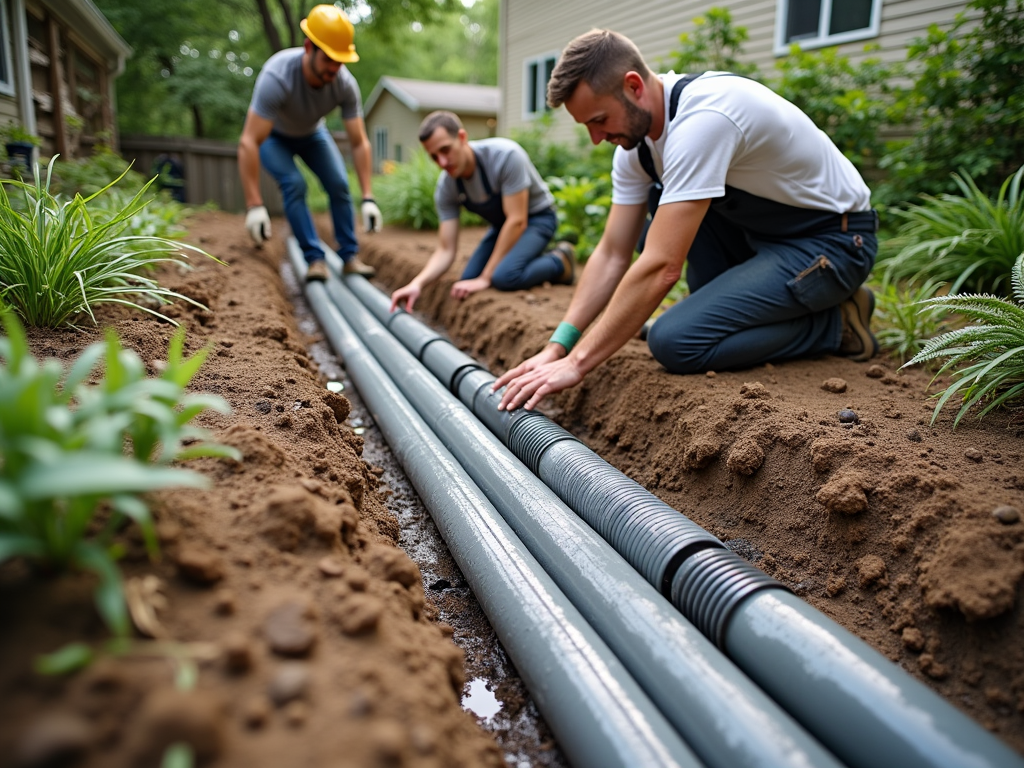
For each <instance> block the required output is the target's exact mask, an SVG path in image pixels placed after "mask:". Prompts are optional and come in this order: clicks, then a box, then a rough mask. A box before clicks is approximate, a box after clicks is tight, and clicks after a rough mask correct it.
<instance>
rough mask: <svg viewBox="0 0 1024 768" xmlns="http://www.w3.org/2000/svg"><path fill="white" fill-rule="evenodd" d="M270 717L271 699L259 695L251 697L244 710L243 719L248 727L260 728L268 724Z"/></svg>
mask: <svg viewBox="0 0 1024 768" xmlns="http://www.w3.org/2000/svg"><path fill="white" fill-rule="evenodd" d="M269 719H270V700H269V699H267V697H266V696H263V695H259V696H254V697H253V698H251V699H250V700H249V701H248V702H247V703H246V705H245V708H244V709H243V710H242V721H243V722H244V723H245V726H246V728H251V729H252V730H254V731H255V730H259V729H260V728H262V727H263V726H264V725H266V724H267V720H269Z"/></svg>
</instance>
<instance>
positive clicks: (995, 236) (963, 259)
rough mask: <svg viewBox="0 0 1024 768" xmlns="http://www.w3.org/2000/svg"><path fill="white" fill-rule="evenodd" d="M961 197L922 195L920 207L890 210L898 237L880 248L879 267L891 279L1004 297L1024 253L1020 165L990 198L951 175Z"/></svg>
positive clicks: (1023, 177)
mask: <svg viewBox="0 0 1024 768" xmlns="http://www.w3.org/2000/svg"><path fill="white" fill-rule="evenodd" d="M953 178H954V180H955V182H956V184H957V186H958V187H959V188H960V192H961V194H960V195H949V194H942V195H939V196H937V197H931V196H927V195H926V196H925V202H924V203H923V204H921V205H913V206H910V207H909V208H907V209H906V210H899V209H894V210H892V211H890V213H892V214H893V215H895V216H897V217H899V218H901V219H902V220H903V224H902V225H901V226H900V228H899V231H898V232H897V236H896V237H895V238H894V239H893V240H891V241H889V242H887V243H886V244H885V246H884V248H883V254H882V258H881V259H879V268H880V269H881V270H883V272H884V275H885V277H886V279H887V280H889V281H898V280H903V279H911V280H913V279H932V280H937V281H943V282H947V283H949V284H950V289H949V292H950V293H959V292H960V291H961V290H963V289H967V290H971V291H976V292H991V293H1002V294H1004V295H1005V294H1006V293H1008V291H1009V288H1010V286H1009V285H1008V282H1009V277H1010V274H1011V271H1012V269H1013V265H1014V263H1015V262H1016V260H1017V257H1018V256H1020V254H1021V253H1024V196H1022V195H1021V183H1022V181H1024V166H1021V168H1020V169H1019V170H1018V171H1017V172H1016V173H1015V174H1014V175H1013V176H1011V177H1009V178H1008V179H1006V180H1005V181H1004V182H1003V185H1002V187H1000V189H999V193H998V195H997V197H996V199H995V200H994V201H993V200H990V199H989V198H988V197H987V196H986V195H985V194H984V193H983V192H982V191H981V190H980V189H979V188H978V185H977V184H975V182H974V179H972V178H971V176H970V175H969V174H965V175H964V176H963V177H961V176H960V175H957V174H954V175H953Z"/></svg>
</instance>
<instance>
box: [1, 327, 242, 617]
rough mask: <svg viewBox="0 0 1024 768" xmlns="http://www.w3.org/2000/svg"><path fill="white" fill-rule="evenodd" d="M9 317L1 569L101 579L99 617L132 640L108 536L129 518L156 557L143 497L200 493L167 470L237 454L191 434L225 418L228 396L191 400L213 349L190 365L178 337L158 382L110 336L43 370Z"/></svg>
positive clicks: (188, 476) (4, 353) (194, 479)
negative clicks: (201, 419) (95, 379)
mask: <svg viewBox="0 0 1024 768" xmlns="http://www.w3.org/2000/svg"><path fill="white" fill-rule="evenodd" d="M2 319H3V325H4V328H5V330H6V332H7V335H6V336H5V337H0V358H2V361H3V363H2V364H0V455H2V456H3V461H2V462H0V562H3V561H6V560H8V559H10V558H12V557H18V556H21V557H25V558H27V559H28V560H29V561H31V562H33V563H37V564H39V565H41V566H44V567H46V568H50V569H76V570H85V571H90V572H92V573H94V574H95V575H96V576H97V577H98V578H99V585H98V586H97V590H96V604H97V607H98V609H99V612H100V614H101V615H102V616H103V618H104V620H105V622H106V623H107V625H108V626H109V628H110V629H111V630H112V631H113V632H115V633H116V634H119V635H124V634H127V632H128V629H129V626H128V615H127V611H126V608H125V603H124V597H123V594H122V588H121V576H120V573H119V571H118V568H117V565H116V559H117V557H118V554H119V548H118V547H117V545H115V544H114V543H113V542H112V539H113V536H114V534H115V533H116V532H117V531H118V530H119V528H120V527H121V526H122V525H123V524H124V523H125V522H127V521H134V522H135V524H136V525H138V526H139V527H140V529H141V530H142V533H143V537H144V540H145V542H146V546H147V549H148V550H149V552H150V554H151V556H155V554H156V551H157V544H156V537H155V535H154V531H153V523H152V519H151V518H150V515H149V510H148V508H147V506H146V504H145V503H144V502H143V501H142V499H141V498H140V497H139V494H141V493H146V492H149V491H154V490H158V489H161V488H169V487H181V486H184V487H202V486H203V485H205V483H206V479H205V478H204V477H203V476H202V475H199V474H197V473H195V472H191V471H188V470H183V469H178V468H173V467H170V466H167V465H169V464H170V463H171V462H172V461H175V460H184V459H189V458H194V457H197V456H222V457H232V458H236V459H237V458H239V454H238V452H237V451H236V450H235V449H234V448H231V447H228V446H222V445H217V444H214V443H202V442H199V443H196V442H193V441H195V440H199V439H203V438H205V437H206V432H205V431H203V430H200V429H198V428H196V427H192V426H189V422H190V421H192V419H194V418H195V417H196V416H197V415H199V414H200V413H202V412H203V411H205V410H207V409H211V408H212V409H214V410H218V411H221V412H225V411H226V410H227V404H226V403H225V402H224V401H223V400H222V399H221V398H218V397H214V396H211V395H186V394H184V388H185V386H186V385H187V384H188V382H189V381H190V380H191V378H192V377H193V376H194V375H195V372H196V371H197V370H198V369H199V367H200V366H201V365H202V363H203V361H204V359H205V357H206V354H207V350H203V351H202V352H199V353H198V354H196V355H194V356H193V357H191V358H185V357H184V356H183V354H182V350H183V347H184V333H183V331H180V330H179V331H178V332H177V333H176V334H175V336H174V337H173V338H172V340H171V343H170V347H169V349H168V361H167V367H166V369H165V370H164V372H163V374H162V375H161V376H160V378H158V379H147V378H145V377H144V373H145V366H144V365H143V363H142V361H141V360H140V359H139V357H138V355H136V354H135V353H134V352H131V351H129V350H125V349H123V348H122V347H121V345H120V343H119V342H118V340H117V337H116V336H115V335H114V334H113V332H110V333H108V334H107V340H106V343H102V342H101V343H97V344H93V345H91V346H90V347H88V348H87V349H86V350H85V351H84V352H83V353H82V354H81V356H80V357H79V358H78V359H77V360H76V362H75V363H74V365H73V366H72V367H71V369H70V370H69V371H67V372H65V371H64V370H63V366H62V365H61V363H60V362H59V361H57V360H46V361H44V362H42V363H39V362H38V361H37V360H36V359H35V358H34V357H33V356H32V355H31V353H30V352H29V348H28V343H27V341H26V337H25V332H24V330H23V329H22V327H21V324H20V323H19V322H18V321H17V319H16V318H15V316H14V315H13V314H12V313H10V312H3V313H2ZM101 363H104V365H103V370H102V378H101V380H100V382H99V384H97V385H95V386H90V385H89V384H87V383H86V380H87V379H88V378H89V377H90V376H91V375H92V374H93V373H94V371H95V370H96V369H97V368H98V367H99V366H100V364H101ZM186 443H189V444H188V445H186ZM126 447H127V448H128V449H129V454H128V455H126V454H125V449H126Z"/></svg>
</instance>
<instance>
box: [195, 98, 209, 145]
mask: <svg viewBox="0 0 1024 768" xmlns="http://www.w3.org/2000/svg"><path fill="white" fill-rule="evenodd" d="M192 125H193V126H194V128H195V135H196V138H197V139H201V138H203V136H205V135H206V134H205V129H204V128H203V111H202V109H200V108H199V105H198V104H193V105H192Z"/></svg>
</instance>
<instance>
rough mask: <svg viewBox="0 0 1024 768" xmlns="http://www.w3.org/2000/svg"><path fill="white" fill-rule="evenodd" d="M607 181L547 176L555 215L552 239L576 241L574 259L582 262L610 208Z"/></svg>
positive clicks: (597, 237)
mask: <svg viewBox="0 0 1024 768" xmlns="http://www.w3.org/2000/svg"><path fill="white" fill-rule="evenodd" d="M610 187H611V183H610V180H607V179H597V180H591V179H587V178H581V179H578V178H576V177H574V176H569V177H567V178H564V179H561V178H558V177H556V176H553V177H551V178H549V179H548V188H549V189H550V190H551V194H552V195H554V197H555V211H556V213H557V214H558V234H557V235H556V239H558V240H564V239H566V238H570V239H572V238H573V237H575V240H576V258H577V260H579V261H586V260H587V258H588V257H589V256H590V254H591V253H593V252H594V248H595V247H596V246H597V243H598V241H599V240H600V239H601V235H602V234H603V233H604V224H605V220H606V219H607V218H608V210H609V208H610V207H611V203H612V196H611V189H610Z"/></svg>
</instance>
